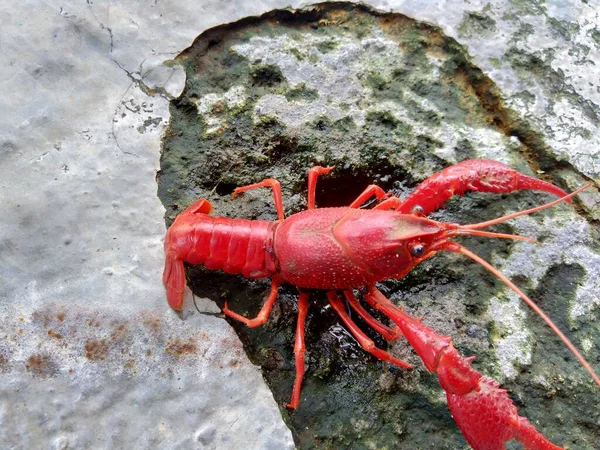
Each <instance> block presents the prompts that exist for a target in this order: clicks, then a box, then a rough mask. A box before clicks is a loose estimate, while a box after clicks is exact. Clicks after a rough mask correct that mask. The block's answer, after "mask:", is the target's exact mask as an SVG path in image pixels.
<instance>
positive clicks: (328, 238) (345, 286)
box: [163, 160, 600, 450]
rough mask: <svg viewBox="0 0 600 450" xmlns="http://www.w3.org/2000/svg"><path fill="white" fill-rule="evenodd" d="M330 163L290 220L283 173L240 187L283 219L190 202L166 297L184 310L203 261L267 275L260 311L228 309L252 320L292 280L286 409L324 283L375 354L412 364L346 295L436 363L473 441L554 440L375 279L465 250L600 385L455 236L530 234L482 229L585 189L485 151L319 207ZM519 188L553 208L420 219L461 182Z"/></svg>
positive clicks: (546, 444)
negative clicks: (266, 195) (389, 189)
mask: <svg viewBox="0 0 600 450" xmlns="http://www.w3.org/2000/svg"><path fill="white" fill-rule="evenodd" d="M332 169H333V167H313V168H312V169H310V170H309V172H308V210H307V211H303V212H300V213H298V214H294V215H292V216H290V217H288V218H284V213H283V202H282V197H281V189H280V185H279V182H277V181H276V180H274V179H266V180H263V181H262V182H260V183H256V184H252V185H249V186H244V187H239V188H237V189H235V191H234V192H233V196H234V197H235V196H236V195H237V194H239V193H241V192H244V191H247V190H250V189H254V188H258V187H270V188H271V189H272V190H273V196H274V198H275V207H276V209H277V216H278V220H276V221H274V222H269V221H262V220H252V221H251V220H245V219H229V218H225V217H212V216H209V213H210V212H211V210H212V206H211V204H210V202H209V201H208V200H205V199H201V200H197V201H196V202H194V203H193V204H192V205H191V206H189V207H188V208H187V209H186V210H185V211H184V212H183V213H181V214H180V215H179V216H178V217H177V218H176V219H175V221H174V222H173V224H172V225H171V227H170V228H169V230H168V232H167V235H166V238H165V253H166V263H165V270H164V274H163V283H164V285H165V288H166V290H167V299H168V301H169V305H170V306H171V307H172V308H174V309H176V310H179V309H180V308H181V306H182V303H183V294H184V290H185V273H184V264H183V263H184V262H187V263H190V264H204V266H206V267H207V268H209V269H215V270H217V269H219V270H222V271H224V272H227V273H240V274H242V275H243V276H245V277H248V278H266V277H271V278H272V284H271V291H270V294H269V296H268V298H267V300H266V302H265V304H264V305H263V307H262V308H261V310H260V312H259V314H258V315H257V316H256V317H255V318H253V319H248V318H246V317H243V316H241V315H239V314H237V313H235V312H233V311H231V310H230V309H229V307H228V306H227V303H225V305H224V308H223V312H224V313H225V315H227V316H229V317H231V318H233V319H236V320H239V321H241V322H243V323H245V324H246V325H248V326H249V327H257V326H259V325H262V324H264V323H265V322H266V321H267V319H268V316H269V313H270V311H271V308H272V307H273V304H274V302H275V299H276V298H277V289H278V286H279V285H280V284H282V283H289V284H292V285H295V286H297V287H298V288H299V289H300V295H299V300H298V323H297V328H296V342H295V345H294V355H295V362H296V379H295V382H294V389H293V393H292V398H291V401H290V403H289V404H288V405H287V406H288V407H289V408H298V405H299V402H300V389H301V386H302V377H303V375H304V353H305V346H304V324H305V319H306V314H307V311H308V304H309V296H310V294H309V291H307V289H325V290H327V291H328V292H327V298H328V300H329V303H330V304H331V306H332V307H333V309H334V310H335V311H336V312H337V314H338V315H339V316H340V318H341V319H342V321H343V322H344V324H345V325H346V327H347V328H348V330H349V331H350V332H351V333H352V335H353V336H354V337H355V338H356V339H357V341H358V342H359V343H360V345H361V346H362V347H363V348H364V349H365V350H366V351H368V352H370V353H371V354H373V355H374V356H376V357H377V358H380V359H382V360H384V361H389V362H391V363H392V364H395V365H397V366H400V367H405V368H409V367H411V365H410V364H408V363H406V362H404V361H401V360H399V359H397V358H395V357H394V356H392V355H390V354H389V353H388V352H386V351H384V350H382V349H379V348H377V347H375V344H374V342H373V341H372V340H371V339H370V338H368V337H367V335H366V334H365V333H364V332H363V331H361V330H360V328H359V327H358V326H357V325H356V324H355V323H354V322H353V320H352V319H351V318H350V315H349V314H348V313H347V312H346V309H345V307H344V304H343V303H342V300H341V298H340V292H341V294H342V295H343V296H344V297H345V299H346V300H347V301H348V303H349V305H350V307H351V308H352V309H353V310H354V311H355V312H356V313H357V314H358V315H359V316H360V317H362V318H363V319H364V321H365V322H366V323H367V324H369V326H371V327H372V328H373V329H375V330H376V331H377V332H378V333H380V334H381V335H382V336H383V337H384V338H385V339H387V340H393V339H397V338H399V337H401V336H404V337H406V339H407V340H408V342H409V343H410V345H411V346H412V347H413V348H414V350H415V351H416V352H417V354H418V355H419V357H420V358H421V359H422V360H423V363H424V364H425V367H426V368H427V370H429V371H430V372H435V373H437V375H438V377H439V382H440V385H441V386H442V388H443V389H444V390H445V391H446V396H447V399H448V405H449V407H450V411H451V412H452V415H453V416H454V420H455V421H456V423H457V424H458V426H459V428H460V429H461V431H462V433H463V434H464V436H465V438H466V439H467V441H468V442H469V444H470V445H471V446H473V448H475V449H476V450H479V449H490V450H496V449H503V448H504V444H505V443H506V442H508V441H510V440H511V439H516V440H517V441H519V442H521V443H522V444H523V446H524V448H526V449H559V448H560V447H557V446H556V445H554V444H552V443H551V442H550V441H548V440H547V439H545V438H544V437H543V436H542V435H541V434H540V433H539V432H538V431H536V429H535V428H534V427H533V425H531V424H530V423H529V421H528V420H527V419H526V418H524V417H520V416H519V415H518V412H517V408H516V406H514V405H513V403H512V401H511V400H510V398H509V397H508V395H507V393H506V391H505V390H503V389H500V388H499V384H498V383H497V382H496V381H494V380H492V379H490V378H487V377H484V376H482V375H481V374H480V373H479V372H477V371H476V370H474V369H473V368H472V367H471V366H470V362H471V360H472V358H464V357H462V356H460V355H459V354H458V352H457V350H456V349H455V348H454V346H453V344H452V340H451V339H450V337H448V336H442V335H440V334H438V333H436V332H435V331H434V330H432V329H431V328H428V327H427V326H425V325H424V324H423V323H422V321H421V320H420V319H416V318H414V317H411V316H410V315H408V314H407V313H406V312H404V310H403V309H401V308H398V307H396V306H395V305H394V304H393V303H392V302H391V301H389V300H388V299H387V298H385V297H384V295H383V294H382V293H381V292H380V291H379V290H378V289H377V287H376V286H375V284H376V283H377V282H378V281H381V280H385V279H387V278H401V277H403V276H405V275H406V274H407V273H408V272H409V271H410V270H411V269H412V268H413V267H414V266H415V265H416V264H419V263H420V262H421V261H424V260H425V259H427V258H430V257H431V256H433V255H434V254H435V253H436V252H438V251H440V250H449V251H452V252H457V253H462V254H463V255H465V256H468V257H469V258H471V259H473V260H475V261H477V262H478V263H479V264H481V265H482V266H484V267H485V268H486V269H487V270H489V271H490V272H492V273H493V274H495V275H496V276H497V277H498V278H499V279H500V280H502V281H503V282H504V283H505V284H506V285H507V286H508V287H509V288H511V289H512V290H513V291H515V292H516V293H517V294H518V295H519V296H520V297H521V298H522V299H523V300H524V301H525V302H526V303H527V304H528V305H529V306H530V307H531V308H533V309H534V310H535V312H536V313H537V314H539V315H540V316H541V317H542V318H543V319H544V321H546V323H547V324H548V325H549V326H550V327H551V328H552V330H553V331H554V332H555V333H556V334H557V335H558V336H559V337H560V338H561V339H562V341H563V342H564V343H565V344H566V345H567V346H568V348H569V349H570V350H571V352H572V353H573V354H574V355H575V356H576V357H577V359H578V360H579V361H580V362H581V364H582V365H583V366H584V367H585V369H586V370H587V371H588V372H589V373H590V374H591V375H592V377H593V379H594V381H595V382H596V383H597V384H598V385H600V379H599V378H598V376H597V375H596V374H595V373H594V371H593V369H592V368H591V366H590V365H589V364H588V363H587V361H586V360H585V359H584V358H583V357H582V356H581V355H580V353H579V352H578V351H577V349H576V348H575V347H574V346H573V344H571V342H570V341H569V340H568V339H567V337H566V336H565V335H564V334H563V333H562V332H561V331H560V330H559V329H558V328H557V327H556V326H555V325H554V324H553V323H552V321H551V320H550V319H549V318H548V317H547V316H546V315H545V314H544V313H543V312H542V311H541V310H540V309H539V308H538V307H537V305H535V303H533V301H532V300H530V299H529V297H527V296H526V295H525V294H524V293H523V292H522V291H521V290H519V288H517V287H516V286H515V285H514V284H513V283H512V282H511V281H510V280H509V279H508V278H506V277H505V276H504V275H502V274H501V273H500V272H498V270H496V269H495V268H493V267H492V266H491V265H490V264H489V263H487V262H486V261H485V260H483V259H481V258H480V257H479V256H477V255H476V254H474V253H472V252H471V251H469V250H467V249H466V248H465V247H463V246H461V245H459V244H458V243H456V242H454V241H452V238H453V237H456V236H460V235H475V236H488V237H498V238H512V239H521V240H528V238H525V237H522V236H516V235H508V234H500V233H493V232H489V231H483V230H482V228H486V227H488V226H490V225H494V224H497V223H501V222H505V221H506V220H508V219H512V218H514V217H518V216H521V215H525V214H531V213H533V212H535V211H539V210H542V209H546V208H549V207H551V206H553V205H555V204H557V203H559V202H562V201H570V198H571V197H572V196H574V195H576V194H577V193H579V192H581V191H582V190H583V189H585V188H586V187H588V186H584V187H582V188H580V189H578V190H577V191H575V192H573V193H571V194H569V195H567V194H565V192H563V191H562V190H561V189H559V188H558V187H556V186H554V185H552V184H550V183H548V182H546V181H542V180H539V179H536V178H533V177H529V176H527V175H523V174H521V173H519V172H517V171H516V170H514V169H511V168H510V167H508V166H506V165H504V164H501V163H498V162H494V161H487V160H469V161H464V162H462V163H460V164H456V165H454V166H451V167H448V168H446V169H444V170H442V171H441V172H439V173H436V174H434V175H433V176H431V177H429V178H428V179H427V180H425V181H424V182H423V183H421V184H420V185H419V186H418V187H417V188H416V189H415V190H414V191H413V192H412V194H411V195H410V196H409V197H408V198H407V199H406V200H404V201H401V200H400V199H399V198H397V197H394V196H391V195H389V194H386V193H385V192H384V191H383V190H382V189H381V188H380V187H378V186H376V185H370V186H368V187H367V188H366V189H365V190H364V191H363V192H362V193H361V194H360V195H359V196H358V198H357V199H356V200H354V201H353V202H352V203H351V204H350V206H348V207H344V208H321V209H315V188H316V182H317V178H318V176H319V175H325V174H327V173H329V171H330V170H332ZM519 189H534V190H541V191H546V192H549V193H552V194H555V195H557V196H560V197H561V198H560V199H558V200H555V201H553V202H551V203H548V204H546V205H542V206H538V207H536V208H532V209H529V210H526V211H520V212H516V213H513V214H509V215H507V216H505V217H501V218H498V219H494V220H490V221H487V222H482V223H477V224H471V225H459V224H456V223H443V222H436V221H434V220H431V219H428V218H426V217H425V216H426V215H427V214H429V213H431V212H432V211H434V210H435V209H436V208H439V207H441V206H443V204H444V203H445V202H446V201H447V200H448V199H449V198H450V197H452V196H453V195H456V194H458V195H463V194H464V193H465V192H466V191H469V190H471V191H480V192H496V193H500V192H501V193H507V192H512V191H515V190H519ZM373 196H374V197H375V198H376V199H377V201H378V203H377V204H376V206H375V207H374V208H372V209H360V207H361V206H362V205H364V204H365V203H366V202H367V201H368V200H369V199H370V198H372V197H373ZM355 289H360V290H361V291H360V292H362V293H363V294H362V296H363V298H364V301H366V303H367V304H369V305H370V306H371V307H372V308H374V309H375V310H378V311H380V312H382V313H383V314H384V315H385V316H387V317H388V318H390V319H391V320H392V321H393V322H394V323H395V324H396V327H394V328H391V327H388V326H386V325H384V324H382V323H380V322H379V321H377V320H376V319H375V318H374V317H373V316H372V315H371V314H370V313H369V312H368V311H367V310H366V309H365V308H364V307H363V306H362V305H361V303H360V302H359V300H358V299H357V298H356V296H355V291H354V290H355Z"/></svg>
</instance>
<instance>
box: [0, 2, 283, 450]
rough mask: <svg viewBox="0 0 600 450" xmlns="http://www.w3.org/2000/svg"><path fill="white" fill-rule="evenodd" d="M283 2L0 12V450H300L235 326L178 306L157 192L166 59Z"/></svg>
mask: <svg viewBox="0 0 600 450" xmlns="http://www.w3.org/2000/svg"><path fill="white" fill-rule="evenodd" d="M282 5H283V4H282V3H280V4H278V3H277V2H270V4H269V6H267V5H265V4H261V3H260V2H253V3H252V4H248V3H247V2H231V3H227V4H225V5H223V4H221V2H202V3H195V2H194V3H193V4H192V3H191V2H151V3H148V4H146V3H145V2H142V3H131V2H122V3H115V2H108V1H88V2H30V3H23V4H22V5H19V6H16V4H14V3H12V2H2V3H1V4H0V21H1V22H2V24H3V25H2V35H3V38H2V43H1V44H0V55H1V56H0V60H1V64H0V79H1V80H2V90H3V95H2V98H1V99H0V116H1V117H2V121H1V123H0V185H1V188H0V204H1V205H2V218H1V219H0V298H1V301H0V323H2V329H1V335H2V340H1V341H0V430H1V431H0V442H1V444H0V447H2V448H7V447H9V448H57V449H59V448H60V449H63V448H157V447H160V448H190V447H200V448H242V447H243V448H256V449H259V448H261V449H262V448H272V449H280V448H291V447H292V446H293V442H292V439H291V434H290V432H289V430H288V429H287V428H286V427H285V425H284V424H283V422H282V420H281V414H280V412H279V409H278V408H277V405H276V404H275V402H274V400H273V396H272V394H271V393H270V391H269V390H268V389H267V388H266V386H265V384H264V382H263V380H262V377H261V373H260V370H259V369H257V368H256V367H255V366H253V365H252V364H251V363H250V362H249V361H248V359H247V357H246V356H245V354H244V352H243V348H242V346H241V344H240V342H239V340H238V339H237V337H236V335H235V334H234V333H233V330H232V329H231V328H230V327H229V325H228V324H227V322H225V321H224V320H223V319H221V318H218V317H213V316H211V315H204V314H198V313H197V312H196V311H195V310H194V313H195V314H192V313H191V312H189V311H188V313H187V317H186V320H183V321H182V320H179V319H178V318H177V316H175V315H174V314H173V313H172V312H171V311H170V310H169V309H168V307H167V305H166V302H165V295H164V290H163V287H162V284H161V271H162V267H161V266H162V262H163V254H162V238H163V236H164V232H165V225H164V220H163V214H164V209H163V207H162V205H161V204H160V201H159V200H158V198H157V196H156V182H155V176H156V171H157V169H158V158H159V152H160V136H161V134H162V132H163V129H164V126H165V124H166V122H167V121H168V110H167V106H168V98H170V97H171V96H172V95H177V93H178V90H180V89H181V88H182V82H183V78H182V72H181V71H180V70H179V69H178V68H171V67H167V66H164V65H163V62H164V61H165V60H168V59H170V58H171V57H173V56H174V55H176V54H177V53H179V52H180V51H181V50H183V49H184V48H185V47H187V46H188V45H189V44H190V43H191V42H192V41H193V39H194V38H195V37H196V36H197V35H198V34H199V33H200V32H202V31H203V30H205V29H206V28H208V27H211V26H214V25H217V24H219V23H223V22H227V21H230V20H236V19H238V18H241V17H244V16H246V15H251V14H256V13H259V12H262V11H264V10H265V9H266V8H268V7H274V6H282ZM211 303H212V302H210V303H207V302H204V304H208V305H210V304H211ZM211 308H214V304H213V306H212V307H211V306H208V313H209V314H213V313H214V309H213V310H212V312H211Z"/></svg>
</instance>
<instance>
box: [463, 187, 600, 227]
mask: <svg viewBox="0 0 600 450" xmlns="http://www.w3.org/2000/svg"><path fill="white" fill-rule="evenodd" d="M590 186H591V183H588V184H585V185H583V186H582V187H580V188H579V189H577V190H576V191H573V192H571V193H570V194H568V195H565V196H564V197H561V198H559V199H556V200H554V201H552V202H550V203H546V204H545V205H540V206H536V207H535V208H530V209H526V210H523V211H517V212H515V213H512V214H508V215H506V216H503V217H498V218H497V219H492V220H488V221H486V222H480V223H473V224H470V225H461V226H460V228H462V229H468V230H476V229H478V228H486V227H489V226H490V225H496V224H497V223H502V222H506V221H507V220H510V219H514V218H515V217H520V216H526V215H528V214H531V213H534V212H536V211H542V210H544V209H548V208H552V207H553V206H554V205H557V204H559V203H562V202H564V201H568V200H569V199H570V198H571V197H574V196H575V195H577V194H579V193H580V192H582V191H585V190H586V189H587V188H589V187H590Z"/></svg>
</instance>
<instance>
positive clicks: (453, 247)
mask: <svg viewBox="0 0 600 450" xmlns="http://www.w3.org/2000/svg"><path fill="white" fill-rule="evenodd" d="M587 187H589V185H586V186H584V187H583V188H580V189H578V190H577V191H575V192H573V193H572V194H570V195H569V196H567V197H570V196H573V195H575V194H577V193H578V192H580V191H582V190H583V189H586V188H587ZM567 197H563V198H561V199H560V200H558V201H563V200H565V199H566V198H567ZM558 201H555V202H553V204H556V203H557V202H558ZM548 205H550V203H549V204H547V205H544V206H545V207H549V206H548ZM534 209H535V210H536V211H537V210H539V208H534ZM522 212H523V213H524V212H526V211H522ZM442 248H444V249H445V250H450V251H453V252H457V253H462V254H463V255H465V256H468V257H469V258H471V259H472V260H474V261H476V262H478V263H479V264H481V265H482V266H483V267H485V268H486V269H487V270H489V271H490V272H491V273H493V274H494V275H496V277H498V279H500V280H501V281H502V282H503V283H504V284H506V285H507V286H508V287H509V288H511V289H512V290H513V291H515V292H516V293H517V295H518V296H519V297H521V298H522V299H523V300H524V301H525V303H527V304H528V305H529V307H530V308H531V309H533V310H534V311H535V312H536V313H537V314H538V315H539V316H540V317H541V318H542V319H544V322H546V323H547V324H548V326H549V327H550V328H551V329H552V331H554V333H556V335H557V336H558V337H559V338H560V339H561V340H562V341H563V342H564V344H565V345H566V346H567V348H568V349H569V350H571V353H573V355H575V357H576V358H577V359H578V360H579V362H580V363H581V365H582V366H583V367H584V369H585V370H587V371H588V373H589V374H590V375H591V376H592V378H593V379H594V381H595V382H596V384H597V385H598V386H600V377H598V375H596V372H594V369H592V366H591V365H590V363H588V362H587V361H586V360H585V358H584V357H583V356H582V355H581V353H579V350H577V348H576V347H575V346H574V345H573V343H572V342H571V341H570V340H569V338H568V337H566V336H565V335H564V334H563V332H562V331H560V329H559V328H558V327H557V326H556V325H555V324H554V322H552V320H551V319H550V317H548V316H547V315H546V314H545V313H544V311H542V310H541V309H540V307H539V306H538V305H536V304H535V303H534V301H533V300H531V299H530V298H529V297H527V295H525V293H524V292H523V291H521V289H519V288H518V287H517V286H516V285H515V284H514V283H513V282H512V281H510V280H509V279H508V278H507V277H506V276H505V275H504V274H503V273H502V272H500V271H499V270H498V269H496V268H495V267H494V266H492V265H491V264H490V263H488V262H487V261H486V260H485V259H483V258H481V257H480V256H478V255H476V254H475V253H473V252H471V251H470V250H467V249H466V248H465V247H463V246H462V245H460V244H457V243H456V242H453V241H447V242H445V243H444V244H443V247H442Z"/></svg>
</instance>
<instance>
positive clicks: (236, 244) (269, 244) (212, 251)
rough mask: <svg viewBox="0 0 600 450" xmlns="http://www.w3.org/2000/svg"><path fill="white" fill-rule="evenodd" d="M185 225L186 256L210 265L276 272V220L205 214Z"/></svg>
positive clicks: (251, 273) (247, 272)
mask: <svg viewBox="0 0 600 450" xmlns="http://www.w3.org/2000/svg"><path fill="white" fill-rule="evenodd" d="M197 217H198V216H196V217H195V218H196V220H193V221H192V222H191V223H189V226H190V228H191V229H190V228H188V229H187V230H185V228H186V227H184V228H183V229H181V230H182V231H183V232H184V234H183V235H182V236H181V237H182V238H184V239H186V240H187V245H185V247H186V250H187V251H186V252H185V254H182V256H183V260H184V261H186V262H188V263H190V264H204V266H206V267H207V268H208V269H213V270H222V271H224V272H227V273H241V274H242V275H243V276H245V277H247V278H263V277H268V276H271V275H272V274H273V273H274V272H275V263H274V261H273V257H272V254H273V231H274V229H275V226H276V223H274V222H268V221H264V220H246V219H228V218H226V217H212V216H208V215H202V220H197Z"/></svg>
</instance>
